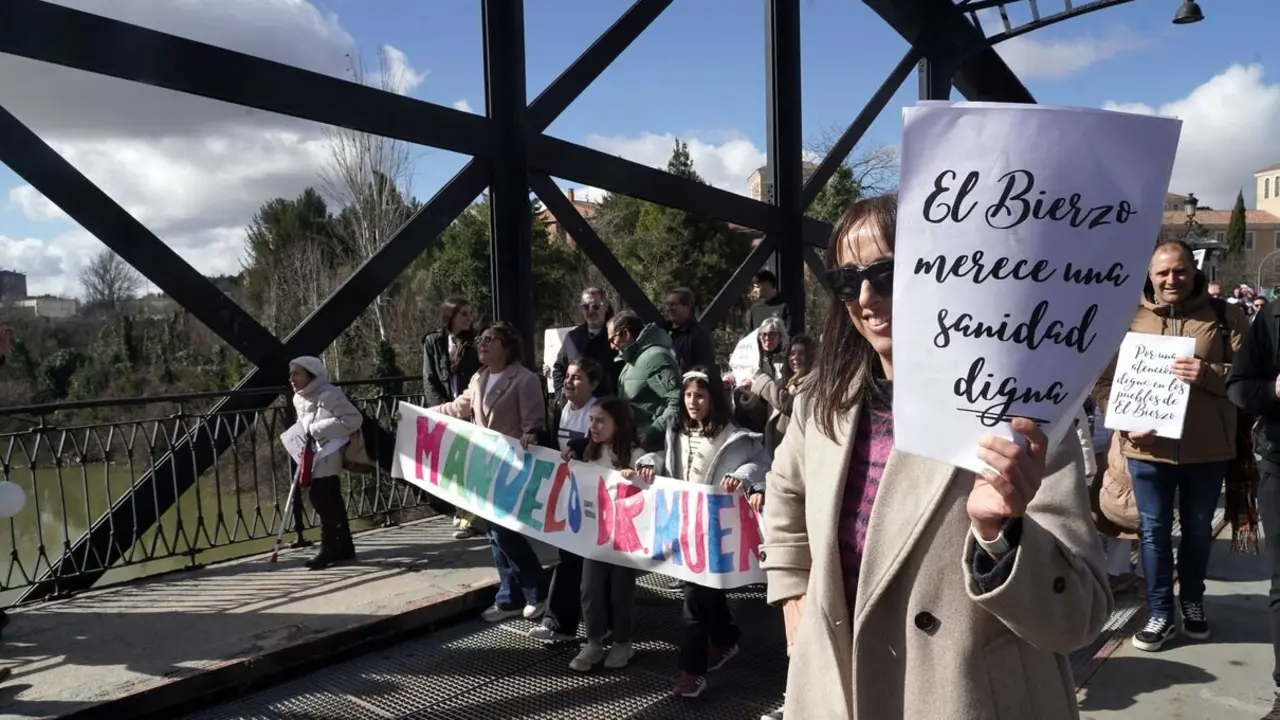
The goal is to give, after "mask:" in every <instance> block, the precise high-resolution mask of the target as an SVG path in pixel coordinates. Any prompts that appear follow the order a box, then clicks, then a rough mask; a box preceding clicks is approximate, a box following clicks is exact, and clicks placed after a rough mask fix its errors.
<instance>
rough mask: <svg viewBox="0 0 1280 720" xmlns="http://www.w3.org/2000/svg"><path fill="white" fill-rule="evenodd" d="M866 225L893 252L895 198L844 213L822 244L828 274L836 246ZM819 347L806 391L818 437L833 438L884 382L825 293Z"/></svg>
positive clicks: (863, 342)
mask: <svg viewBox="0 0 1280 720" xmlns="http://www.w3.org/2000/svg"><path fill="white" fill-rule="evenodd" d="M863 223H870V227H871V229H873V230H875V232H876V234H877V235H878V236H879V237H880V244H881V245H883V246H884V248H885V249H886V250H888V251H889V252H893V247H894V243H895V239H896V238H895V234H894V233H895V229H896V228H897V225H898V196H897V194H895V193H889V194H886V195H879V196H877V197H872V198H867V199H865V200H859V201H858V202H855V203H853V204H851V205H849V206H848V207H846V208H845V210H844V214H842V215H841V216H840V221H839V222H837V223H836V226H835V229H833V230H832V231H831V241H830V242H828V243H827V269H828V270H832V269H835V268H836V267H837V266H838V264H839V251H840V244H841V243H842V242H843V241H844V237H845V236H846V235H848V234H849V232H850V231H851V230H853V229H855V228H857V227H859V226H860V225H862V224H863ZM822 339H823V342H822V343H821V345H819V347H818V359H817V362H815V363H814V368H813V373H814V375H815V377H814V379H813V380H812V382H811V384H810V386H809V397H810V398H812V401H813V417H814V419H815V420H816V421H817V423H818V429H819V430H820V431H821V432H822V434H824V435H826V436H827V437H829V438H832V439H834V438H835V434H836V422H837V420H838V419H839V418H840V417H841V416H843V415H847V414H848V413H849V412H851V411H852V410H853V407H854V406H855V405H858V404H860V403H865V402H868V401H870V400H873V399H875V398H876V396H877V393H876V389H875V379H876V378H882V377H884V368H883V367H882V366H881V365H880V358H879V356H878V355H876V351H875V348H873V347H871V343H869V342H867V339H866V338H864V337H862V335H861V334H860V333H859V332H858V330H857V328H855V327H854V326H853V322H852V321H851V320H849V311H848V310H847V309H846V308H845V306H844V303H843V302H841V301H840V299H839V298H837V297H836V296H835V294H834V293H831V294H830V299H829V300H828V302H827V317H826V320H825V321H824V322H823V325H822Z"/></svg>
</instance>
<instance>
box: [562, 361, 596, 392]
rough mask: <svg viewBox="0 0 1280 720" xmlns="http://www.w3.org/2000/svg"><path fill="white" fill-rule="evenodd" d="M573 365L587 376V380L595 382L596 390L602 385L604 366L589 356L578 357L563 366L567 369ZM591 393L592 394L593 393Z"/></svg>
mask: <svg viewBox="0 0 1280 720" xmlns="http://www.w3.org/2000/svg"><path fill="white" fill-rule="evenodd" d="M575 365H576V366H577V367H578V369H579V370H581V371H582V374H583V375H586V376H587V379H588V380H590V381H591V382H593V383H595V386H596V391H597V392H598V391H599V390H600V388H601V387H602V386H601V383H603V382H604V368H602V367H600V363H598V362H596V361H595V360H592V359H591V358H589V357H580V358H578V359H577V360H574V361H573V362H571V363H569V364H568V365H567V366H565V370H568V369H569V368H571V367H574V366H575ZM592 394H593V395H594V394H595V393H592Z"/></svg>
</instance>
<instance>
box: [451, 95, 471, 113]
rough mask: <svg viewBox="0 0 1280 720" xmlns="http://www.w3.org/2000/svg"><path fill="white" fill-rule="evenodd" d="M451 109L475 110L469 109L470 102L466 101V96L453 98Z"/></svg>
mask: <svg viewBox="0 0 1280 720" xmlns="http://www.w3.org/2000/svg"><path fill="white" fill-rule="evenodd" d="M453 109H454V110H461V111H462V112H475V111H474V110H472V109H471V103H469V102H467V99H466V98H458V99H457V100H454V101H453Z"/></svg>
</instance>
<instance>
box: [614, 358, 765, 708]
mask: <svg viewBox="0 0 1280 720" xmlns="http://www.w3.org/2000/svg"><path fill="white" fill-rule="evenodd" d="M681 397H682V400H683V403H682V406H681V412H680V414H679V415H678V416H676V422H675V423H674V424H673V425H672V426H671V427H670V428H669V429H668V430H667V439H666V449H665V450H664V451H663V452H661V453H650V454H649V455H646V456H644V457H643V458H641V459H640V460H639V462H638V465H639V466H640V467H642V468H647V467H648V466H652V467H653V472H654V473H655V474H658V475H662V476H663V477H669V478H674V479H677V480H684V481H686V482H691V483H697V484H701V485H718V484H721V483H725V484H729V482H731V483H733V484H734V485H737V486H740V487H741V488H742V491H743V492H744V493H746V494H747V496H748V497H751V496H753V495H754V494H756V493H757V492H760V491H762V490H763V488H764V476H765V472H766V471H767V470H768V468H769V454H768V453H767V452H766V451H765V448H764V443H763V438H762V437H761V436H760V435H759V434H757V433H753V432H750V431H747V430H743V429H742V428H739V427H738V426H736V425H734V424H733V422H732V421H731V420H730V417H731V414H732V410H731V408H730V406H729V399H728V398H727V397H726V396H725V390H724V386H723V383H721V382H720V378H718V377H717V378H715V381H714V382H713V381H712V378H711V376H710V375H709V374H708V373H707V371H706V369H705V368H695V369H693V370H690V371H689V372H687V373H685V374H684V379H683V387H682V389H681ZM726 481H728V482H726ZM683 593H684V643H683V644H682V645H681V647H680V677H679V679H678V680H677V681H676V686H675V689H674V692H675V694H676V695H679V696H681V697H688V698H693V697H698V696H699V695H701V694H702V693H703V692H704V691H705V690H706V689H707V678H706V675H707V673H708V672H712V671H715V670H719V669H720V668H721V667H724V664H725V663H726V662H728V661H729V660H730V659H731V658H732V657H733V656H734V655H737V654H738V638H739V637H740V636H741V634H742V633H741V631H740V630H739V629H738V626H737V625H736V624H734V622H733V614H732V613H730V611H729V603H728V599H727V598H726V596H725V592H724V590H720V589H716V588H709V587H703V586H702V585H697V584H695V583H692V582H689V583H685V585H684V587H683Z"/></svg>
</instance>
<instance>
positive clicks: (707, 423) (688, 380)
mask: <svg viewBox="0 0 1280 720" xmlns="http://www.w3.org/2000/svg"><path fill="white" fill-rule="evenodd" d="M690 384H695V385H697V386H698V387H699V388H702V389H703V390H705V391H706V393H707V395H708V396H709V397H710V398H711V412H709V413H707V419H706V420H704V421H703V422H702V423H701V424H699V425H694V424H693V419H692V418H690V417H689V409H688V408H687V407H686V406H685V404H684V399H683V398H684V391H685V388H687V387H689V385H690ZM680 397H681V401H680V412H679V414H677V415H676V430H678V431H680V432H688V433H694V432H697V433H699V434H700V435H702V436H703V437H711V438H713V437H715V436H717V435H719V434H720V431H721V430H724V429H725V428H726V427H728V426H729V423H730V422H732V418H733V409H732V408H730V407H729V396H728V395H727V394H725V391H724V383H723V382H721V381H720V378H719V376H717V375H715V374H713V373H712V372H711V371H710V370H709V369H708V368H707V367H705V366H702V365H699V366H698V367H695V368H693V369H692V370H690V371H689V372H687V373H685V374H684V382H682V383H680Z"/></svg>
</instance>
